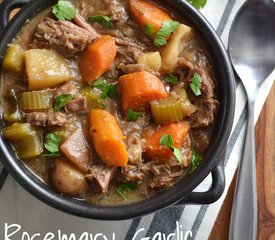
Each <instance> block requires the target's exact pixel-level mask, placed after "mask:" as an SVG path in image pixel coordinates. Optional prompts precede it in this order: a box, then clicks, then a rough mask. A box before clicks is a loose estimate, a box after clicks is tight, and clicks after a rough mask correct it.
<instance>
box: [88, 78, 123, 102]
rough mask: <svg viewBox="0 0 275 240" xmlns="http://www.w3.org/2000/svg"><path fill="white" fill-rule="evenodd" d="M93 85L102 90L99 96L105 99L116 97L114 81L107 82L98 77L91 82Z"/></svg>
mask: <svg viewBox="0 0 275 240" xmlns="http://www.w3.org/2000/svg"><path fill="white" fill-rule="evenodd" d="M93 87H94V88H98V89H101V90H102V92H101V94H100V98H102V99H105V98H106V97H110V98H113V99H115V98H117V97H118V94H117V84H116V83H108V84H106V81H105V80H103V79H98V80H96V81H94V82H93Z"/></svg>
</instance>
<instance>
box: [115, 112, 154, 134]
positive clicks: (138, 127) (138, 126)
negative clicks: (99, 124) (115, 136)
mask: <svg viewBox="0 0 275 240" xmlns="http://www.w3.org/2000/svg"><path fill="white" fill-rule="evenodd" d="M149 121H150V116H149V115H148V114H145V115H143V116H141V117H140V118H139V119H138V120H136V121H131V122H128V121H123V120H121V119H120V120H119V121H118V123H119V125H120V127H121V130H122V132H123V135H124V136H130V135H131V134H133V133H137V134H139V135H140V134H141V133H142V131H143V129H144V128H145V127H146V126H148V124H149Z"/></svg>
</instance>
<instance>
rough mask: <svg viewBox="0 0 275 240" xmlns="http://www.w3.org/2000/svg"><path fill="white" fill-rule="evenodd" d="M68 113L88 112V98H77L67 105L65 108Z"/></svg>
mask: <svg viewBox="0 0 275 240" xmlns="http://www.w3.org/2000/svg"><path fill="white" fill-rule="evenodd" d="M65 109H66V111H67V112H71V113H84V112H86V111H87V99H86V97H82V96H81V97H77V98H75V99H73V100H71V101H70V102H68V103H67V105H66V107H65Z"/></svg>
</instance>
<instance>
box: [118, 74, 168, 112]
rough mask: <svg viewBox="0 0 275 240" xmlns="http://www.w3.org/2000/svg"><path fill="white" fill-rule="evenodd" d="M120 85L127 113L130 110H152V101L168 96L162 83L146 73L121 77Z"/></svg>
mask: <svg viewBox="0 0 275 240" xmlns="http://www.w3.org/2000/svg"><path fill="white" fill-rule="evenodd" d="M118 85H119V89H120V92H121V101H122V108H123V111H124V112H125V113H126V112H127V111H128V109H129V108H131V109H132V110H133V111H140V112H142V111H145V110H147V109H148V108H150V102H151V101H152V100H155V99H161V98H166V97H167V96H168V95H167V92H166V90H165V87H164V85H163V83H162V81H161V80H160V79H159V78H158V77H156V76H155V75H153V74H151V73H149V72H145V71H143V72H134V73H129V74H125V75H123V76H121V77H120V78H119V79H118Z"/></svg>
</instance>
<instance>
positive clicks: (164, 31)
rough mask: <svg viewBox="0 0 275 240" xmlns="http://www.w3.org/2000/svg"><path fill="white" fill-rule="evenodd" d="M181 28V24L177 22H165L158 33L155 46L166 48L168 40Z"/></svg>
mask: <svg viewBox="0 0 275 240" xmlns="http://www.w3.org/2000/svg"><path fill="white" fill-rule="evenodd" d="M178 26H179V22H177V21H172V20H170V21H165V22H163V23H162V27H161V29H160V30H159V31H158V32H157V33H156V35H155V37H154V44H155V45H156V46H164V45H166V43H167V41H166V38H168V37H169V36H170V34H171V33H173V32H174V31H175V30H176V29H177V27H178Z"/></svg>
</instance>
